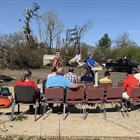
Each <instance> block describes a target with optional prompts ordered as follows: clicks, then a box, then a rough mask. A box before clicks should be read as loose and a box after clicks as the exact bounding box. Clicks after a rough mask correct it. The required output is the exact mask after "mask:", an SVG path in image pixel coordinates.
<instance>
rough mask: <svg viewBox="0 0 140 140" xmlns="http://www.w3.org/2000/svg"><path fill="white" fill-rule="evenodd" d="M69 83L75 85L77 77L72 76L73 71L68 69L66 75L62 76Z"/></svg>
mask: <svg viewBox="0 0 140 140" xmlns="http://www.w3.org/2000/svg"><path fill="white" fill-rule="evenodd" d="M64 77H66V78H67V79H68V80H69V81H70V82H72V83H77V76H76V75H75V74H74V69H73V68H69V69H68V73H67V74H66V75H64Z"/></svg>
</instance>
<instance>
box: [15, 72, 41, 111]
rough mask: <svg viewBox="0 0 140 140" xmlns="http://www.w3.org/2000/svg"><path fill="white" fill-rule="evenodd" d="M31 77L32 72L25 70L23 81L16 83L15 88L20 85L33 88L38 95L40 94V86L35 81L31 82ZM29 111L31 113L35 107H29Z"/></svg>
mask: <svg viewBox="0 0 140 140" xmlns="http://www.w3.org/2000/svg"><path fill="white" fill-rule="evenodd" d="M31 75H32V72H31V71H30V70H25V71H24V72H23V76H22V77H21V79H20V80H18V81H16V83H15V84H14V87H15V86H18V85H23V86H24V85H28V86H32V87H33V88H34V90H35V91H36V93H38V92H39V89H38V86H37V85H36V84H35V82H34V81H32V80H30V78H31ZM29 110H30V112H32V111H33V105H30V106H29Z"/></svg>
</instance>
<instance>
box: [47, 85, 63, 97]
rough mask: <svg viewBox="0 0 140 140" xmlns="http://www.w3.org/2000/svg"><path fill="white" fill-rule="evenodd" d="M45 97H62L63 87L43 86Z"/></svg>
mask: <svg viewBox="0 0 140 140" xmlns="http://www.w3.org/2000/svg"><path fill="white" fill-rule="evenodd" d="M45 98H47V99H54V98H59V99H63V98H64V89H63V88H59V87H58V88H45Z"/></svg>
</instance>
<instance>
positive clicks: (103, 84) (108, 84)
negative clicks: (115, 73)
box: [99, 83, 112, 92]
mask: <svg viewBox="0 0 140 140" xmlns="http://www.w3.org/2000/svg"><path fill="white" fill-rule="evenodd" d="M109 87H112V83H99V88H104V91H105V92H106V91H107V88H109Z"/></svg>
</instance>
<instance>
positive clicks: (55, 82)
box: [45, 67, 85, 112]
mask: <svg viewBox="0 0 140 140" xmlns="http://www.w3.org/2000/svg"><path fill="white" fill-rule="evenodd" d="M63 75H64V69H63V68H62V67H59V68H58V69H57V71H56V75H55V76H51V77H50V78H49V79H48V80H47V82H46V85H45V87H46V88H53V87H63V88H64V98H65V95H66V93H65V92H66V88H79V87H83V88H85V85H84V84H82V83H72V82H70V81H69V80H68V79H67V78H66V77H64V76H63ZM62 110H63V106H62V104H61V106H60V109H59V111H60V112H62Z"/></svg>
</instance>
